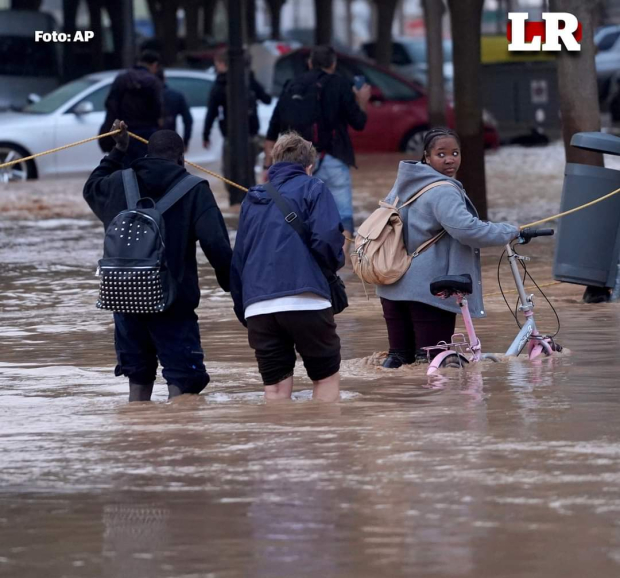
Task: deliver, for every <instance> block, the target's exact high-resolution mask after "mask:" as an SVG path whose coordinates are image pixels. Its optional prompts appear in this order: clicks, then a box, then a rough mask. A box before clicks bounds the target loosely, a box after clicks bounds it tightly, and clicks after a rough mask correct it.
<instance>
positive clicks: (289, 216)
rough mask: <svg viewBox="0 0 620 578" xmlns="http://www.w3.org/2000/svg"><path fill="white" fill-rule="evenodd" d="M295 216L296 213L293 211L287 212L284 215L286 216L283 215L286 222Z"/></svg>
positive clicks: (292, 219)
mask: <svg viewBox="0 0 620 578" xmlns="http://www.w3.org/2000/svg"><path fill="white" fill-rule="evenodd" d="M296 218H297V213H295V212H294V211H293V212H291V213H289V214H288V215H286V217H284V220H285V221H286V222H287V223H292V222H293V221H294V220H295V219H296Z"/></svg>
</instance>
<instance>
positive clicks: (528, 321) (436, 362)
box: [424, 244, 554, 375]
mask: <svg viewBox="0 0 620 578" xmlns="http://www.w3.org/2000/svg"><path fill="white" fill-rule="evenodd" d="M506 254H507V256H508V262H509V263H510V270H511V272H512V277H513V279H514V282H515V286H516V289H517V293H518V294H519V298H520V301H521V305H520V306H519V311H521V312H522V313H523V315H524V316H525V323H524V324H523V326H522V327H521V330H520V331H519V333H518V334H517V336H516V337H515V339H514V341H513V342H512V343H511V344H510V347H509V348H508V350H507V351H506V353H505V355H506V356H507V357H516V356H518V355H519V354H520V353H521V352H522V351H523V349H524V348H525V346H526V345H527V355H528V357H529V359H530V360H533V359H536V358H537V357H539V356H540V355H542V354H543V353H544V354H546V355H553V353H554V349H553V348H552V347H551V344H550V343H549V339H546V338H544V337H543V336H542V335H541V334H540V333H539V332H538V329H537V328H536V321H535V320H534V295H533V294H530V295H527V294H526V292H525V286H524V285H523V280H522V279H521V275H520V274H519V267H518V264H517V261H526V260H529V257H524V256H522V255H519V254H517V253H515V252H514V251H513V249H512V247H511V246H510V244H507V245H506ZM455 296H456V302H457V304H458V306H459V308H460V310H461V315H462V316H463V323H464V324H465V330H466V331H467V339H468V340H466V339H465V335H463V334H462V333H455V334H454V335H453V336H452V342H451V343H445V342H440V343H438V344H437V345H435V346H433V347H425V348H424V349H425V350H426V352H427V353H428V354H429V355H430V351H431V350H433V349H441V350H442V351H441V353H439V354H437V355H436V356H435V357H434V358H433V360H432V361H431V362H430V365H429V368H428V371H427V372H426V373H427V375H431V374H433V373H435V372H436V371H437V370H438V369H439V368H440V367H441V365H442V363H443V362H444V360H445V359H446V358H447V357H449V356H451V355H455V354H456V355H457V356H458V359H459V363H460V364H461V367H462V366H463V364H464V363H477V362H478V361H480V360H481V359H485V358H487V359H493V360H494V361H498V360H497V359H496V358H495V357H494V356H493V355H492V354H483V353H482V344H481V343H480V339H478V337H477V336H476V331H475V329H474V324H473V321H472V318H471V314H470V312H469V307H468V306H467V299H466V298H465V296H464V295H463V294H462V293H457V294H456V295H455ZM459 338H460V339H459ZM465 353H471V356H470V357H469V358H467V357H466V356H465Z"/></svg>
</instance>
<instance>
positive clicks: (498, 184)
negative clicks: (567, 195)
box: [0, 146, 620, 578]
mask: <svg viewBox="0 0 620 578" xmlns="http://www.w3.org/2000/svg"><path fill="white" fill-rule="evenodd" d="M519 150H520V149H519ZM541 150H542V153H543V154H541ZM546 152H548V153H549V154H547V155H545V154H544V153H546ZM521 154H523V155H525V156H527V155H531V157H529V160H527V159H526V160H527V162H529V163H530V165H532V166H533V168H532V172H533V174H534V176H532V175H530V176H528V177H527V180H526V179H525V178H521V177H520V175H517V174H512V175H511V174H509V173H508V172H507V169H506V165H507V162H506V161H507V159H508V158H509V157H510V150H507V151H506V150H500V151H499V153H496V154H495V155H490V156H489V157H487V170H488V172H489V175H488V179H489V188H490V190H489V201H490V205H491V215H492V216H493V217H495V218H508V219H512V220H515V221H517V222H520V223H523V222H526V221H528V220H533V219H535V218H537V217H544V216H547V215H549V214H552V213H554V212H556V211H557V209H558V205H559V195H560V189H561V181H562V177H561V174H562V169H563V167H562V166H561V159H560V157H559V156H558V147H557V146H556V148H555V149H554V148H553V147H548V148H547V149H539V150H538V151H523V152H522V153H521ZM553 155H555V156H553ZM550 157H551V159H550ZM541 159H544V162H543V160H541ZM554 159H555V161H554ZM558 159H559V160H558ZM397 160H398V159H397V157H394V156H386V157H372V169H369V168H365V167H369V166H371V162H370V161H368V160H367V159H362V162H360V165H361V166H362V170H361V171H360V172H359V173H356V175H355V182H356V214H357V216H358V218H360V219H361V218H362V216H363V215H364V214H366V213H368V212H369V211H371V210H372V209H373V208H374V206H375V203H376V200H377V199H378V198H380V197H382V196H383V195H384V194H385V193H386V192H387V190H389V187H390V186H391V184H392V182H393V179H394V175H395V167H396V162H397ZM536 162H538V163H539V165H536ZM554 162H555V164H554ZM558 162H560V166H559V168H558V166H557V164H558ZM537 167H538V168H537ZM537 170H539V173H538V177H536V171H537ZM558 171H559V173H558ZM542 175H547V176H548V178H546V179H543V178H542ZM82 182H83V181H80V180H79V179H74V180H64V181H51V182H50V181H48V182H45V183H27V184H24V185H17V186H16V187H15V186H11V187H5V188H0V576H10V577H13V576H15V577H20V578H30V577H41V576H53V577H67V578H74V577H76V578H77V577H80V578H82V577H91V576H105V577H108V576H109V577H115V578H117V577H124V576H131V577H132V578H142V577H145V578H146V577H148V578H160V577H162V578H164V577H166V578H168V577H169V578H190V577H191V578H194V577H201V578H204V577H214V578H220V577H223V578H224V577H245V576H256V577H269V578H272V577H283V578H284V577H291V576H296V577H299V576H312V577H314V576H321V577H326V578H332V577H339V578H340V577H342V578H344V577H350V576H359V577H364V578H365V577H369V578H370V577H376V576H386V577H387V576H389V577H400V576H424V577H436V576H437V577H440V576H441V577H460V576H463V577H474V576H475V577H483V578H486V577H489V578H490V577H526V576H527V577H550V576H558V577H583V576H586V575H588V576H596V577H597V578H601V577H603V578H606V577H612V576H613V577H615V576H618V575H619V574H620V420H619V419H618V412H619V409H620V391H619V388H618V374H619V373H620V360H619V357H618V350H619V348H620V336H619V335H618V327H619V326H620V304H602V305H584V304H581V303H580V297H581V293H582V292H583V288H581V287H578V286H571V285H552V286H550V287H547V288H545V292H546V293H547V294H548V296H549V298H550V299H551V301H552V303H553V304H554V306H555V307H556V308H557V310H558V313H559V316H560V318H561V322H562V328H561V333H560V335H559V336H558V340H559V341H560V342H561V343H562V344H563V345H564V346H565V347H566V348H567V349H566V350H565V352H563V354H562V355H559V356H557V357H556V358H550V359H541V360H539V361H538V362H535V363H530V362H528V361H526V360H524V359H523V360H522V359H518V360H503V361H502V362H500V363H497V364H492V363H489V364H482V365H478V366H477V367H472V368H469V369H467V370H464V371H460V370H446V371H445V372H443V374H442V375H441V376H439V377H437V378H433V379H429V378H427V377H426V375H425V368H424V367H423V366H413V367H408V368H406V369H402V370H392V371H389V370H383V369H381V368H380V367H377V360H378V359H379V358H380V355H379V354H380V352H382V351H385V349H386V348H387V334H386V331H385V326H384V323H383V319H382V317H381V313H380V305H379V302H378V300H377V299H376V298H375V297H374V296H372V295H371V297H370V300H367V299H366V296H365V293H364V290H363V287H362V285H361V284H360V283H359V282H358V281H357V280H356V279H355V278H354V277H353V275H352V273H351V271H350V270H345V271H344V273H343V277H344V278H345V282H346V283H347V287H348V289H349V292H350V296H351V298H350V301H351V307H350V308H349V309H348V310H347V311H345V312H344V313H343V314H342V315H341V316H339V318H338V329H339V333H340V335H341V338H342V341H343V358H344V360H345V361H344V362H343V370H342V375H343V382H342V390H343V395H342V400H341V401H340V402H339V403H337V404H333V405H324V404H316V403H313V402H312V401H311V400H310V395H311V383H310V382H309V381H308V379H307V378H306V377H305V374H304V372H303V368H302V367H300V368H299V371H298V372H297V373H298V377H297V378H296V388H295V394H294V400H293V402H292V403H289V404H283V405H266V404H264V402H263V400H262V388H261V383H260V378H259V375H258V372H257V369H256V365H255V362H254V359H253V355H252V352H251V350H250V349H249V347H248V346H247V340H246V334H245V330H244V328H243V327H242V326H241V325H239V323H238V322H237V321H236V319H235V317H234V315H233V313H232V308H231V303H230V299H229V297H228V296H227V295H226V294H225V293H223V292H222V291H221V290H219V289H218V288H217V286H216V283H215V276H214V274H213V272H212V270H211V269H210V267H209V266H208V265H207V264H206V262H205V260H204V257H202V258H201V260H200V263H201V264H200V281H201V286H202V302H201V306H200V308H199V310H198V314H199V318H200V324H201V335H202V339H203V346H204V348H205V351H206V355H207V360H208V362H207V367H208V370H209V372H210V374H211V377H212V384H211V385H209V386H208V388H207V389H206V390H205V392H204V394H203V395H201V396H200V397H198V398H190V399H185V398H181V399H179V400H177V401H176V402H175V403H166V396H165V389H166V388H165V384H164V383H163V382H162V381H161V378H160V380H159V381H158V383H157V384H156V389H155V395H154V403H151V404H132V405H131V406H130V405H129V404H128V403H127V401H126V396H127V388H126V383H125V381H124V380H123V379H117V378H115V377H114V376H113V374H112V371H111V369H112V368H113V365H114V363H115V359H114V352H113V335H112V322H111V321H112V320H111V316H110V315H109V314H107V313H104V312H101V311H98V310H96V309H95V307H94V303H95V301H96V294H97V279H96V278H95V276H94V270H95V267H96V262H97V259H99V258H100V252H101V246H102V228H101V225H100V224H99V223H98V222H96V221H95V220H94V219H93V218H91V217H90V216H89V215H88V211H87V209H85V205H84V204H83V202H82V201H80V190H81V183H82ZM214 189H215V192H216V197H217V199H218V202H220V203H221V206H222V207H224V208H223V211H224V213H225V215H226V219H227V222H228V224H229V225H230V228H231V231H232V232H233V235H234V231H233V229H234V225H235V217H234V215H233V214H232V213H231V214H229V213H228V212H227V210H226V209H225V207H226V201H225V195H224V192H223V189H222V188H221V187H220V186H219V185H214ZM522 252H523V253H525V254H528V255H531V256H532V257H533V261H532V262H531V265H530V267H531V271H532V274H533V276H534V278H535V279H536V280H537V281H538V282H539V283H546V282H549V281H551V280H552V279H551V261H552V252H553V240H552V239H541V240H539V241H538V242H532V243H531V244H529V245H527V246H526V247H523V248H522ZM500 253H501V249H491V250H487V251H484V252H483V269H484V285H485V293H487V294H490V296H489V297H488V298H487V299H486V309H487V313H488V317H487V318H486V319H484V320H480V321H479V322H477V323H476V327H477V330H478V331H479V336H480V338H481V340H482V344H483V348H484V349H485V350H486V351H490V352H498V353H501V352H502V351H505V350H506V348H507V347H508V345H509V343H510V341H511V340H512V338H513V337H514V335H516V332H517V327H516V325H515V323H514V320H513V318H512V316H511V314H510V312H509V311H508V309H507V308H506V305H505V304H504V302H503V300H502V297H501V295H498V294H497V291H498V289H497V281H496V279H495V276H496V266H497V258H498V256H499V254H500ZM502 271H503V273H502V279H503V283H504V286H505V288H507V289H510V279H509V276H508V269H507V267H506V266H505V267H504V268H503V269H502ZM509 301H510V303H511V304H512V305H514V295H513V294H510V295H509ZM536 303H537V310H536V311H537V319H539V326H540V327H541V329H543V330H544V331H545V332H553V331H554V330H555V317H554V315H553V313H552V312H551V311H550V310H549V308H548V306H547V305H546V304H545V302H544V300H543V299H542V298H538V299H537V302H536Z"/></svg>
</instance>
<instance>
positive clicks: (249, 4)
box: [245, 0, 256, 44]
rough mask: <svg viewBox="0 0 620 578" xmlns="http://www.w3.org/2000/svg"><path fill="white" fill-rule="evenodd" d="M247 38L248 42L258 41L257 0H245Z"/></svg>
mask: <svg viewBox="0 0 620 578" xmlns="http://www.w3.org/2000/svg"><path fill="white" fill-rule="evenodd" d="M245 38H246V41H247V43H248V44H252V43H253V42H255V41H256V0H245Z"/></svg>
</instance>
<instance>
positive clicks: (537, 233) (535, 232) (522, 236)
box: [518, 227, 555, 245]
mask: <svg viewBox="0 0 620 578" xmlns="http://www.w3.org/2000/svg"><path fill="white" fill-rule="evenodd" d="M554 234H555V231H554V230H553V229H530V228H529V227H527V228H525V229H523V230H522V231H521V233H519V237H518V239H519V243H521V244H522V245H525V244H526V243H529V242H530V241H531V240H532V239H533V238H534V237H551V236H552V235H554Z"/></svg>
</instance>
